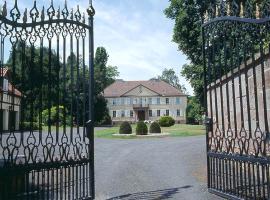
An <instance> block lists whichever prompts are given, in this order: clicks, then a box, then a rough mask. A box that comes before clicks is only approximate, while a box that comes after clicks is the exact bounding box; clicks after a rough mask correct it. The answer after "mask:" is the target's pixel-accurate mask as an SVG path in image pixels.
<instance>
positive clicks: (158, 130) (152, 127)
mask: <svg viewBox="0 0 270 200" xmlns="http://www.w3.org/2000/svg"><path fill="white" fill-rule="evenodd" d="M149 132H150V133H161V128H160V125H159V123H157V122H153V123H152V124H151V125H150V128H149Z"/></svg>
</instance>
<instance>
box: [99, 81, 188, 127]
mask: <svg viewBox="0 0 270 200" xmlns="http://www.w3.org/2000/svg"><path fill="white" fill-rule="evenodd" d="M104 97H105V98H106V100H107V102H108V109H109V112H110V116H111V119H112V122H113V123H114V124H115V123H120V122H123V121H129V122H137V121H144V120H151V121H156V120H158V119H159V118H160V117H161V116H171V117H173V118H174V119H175V121H176V123H186V108H187V95H186V94H184V93H182V92H181V91H180V90H178V89H176V88H174V87H173V86H171V85H170V84H168V83H166V82H164V81H161V80H149V81H124V80H117V81H116V82H114V83H113V84H112V85H110V86H108V87H107V88H106V89H105V90H104Z"/></svg>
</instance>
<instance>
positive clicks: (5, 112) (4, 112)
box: [3, 110, 9, 131]
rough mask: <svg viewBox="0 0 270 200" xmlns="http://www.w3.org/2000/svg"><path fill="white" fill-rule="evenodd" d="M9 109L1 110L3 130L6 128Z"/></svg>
mask: <svg viewBox="0 0 270 200" xmlns="http://www.w3.org/2000/svg"><path fill="white" fill-rule="evenodd" d="M8 120H9V111H8V110H3V130H4V131H7V130H8Z"/></svg>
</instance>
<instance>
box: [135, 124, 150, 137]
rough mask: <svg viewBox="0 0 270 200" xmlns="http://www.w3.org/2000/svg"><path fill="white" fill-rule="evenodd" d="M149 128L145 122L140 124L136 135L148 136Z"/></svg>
mask: <svg viewBox="0 0 270 200" xmlns="http://www.w3.org/2000/svg"><path fill="white" fill-rule="evenodd" d="M147 133H148V128H147V125H146V124H145V123H144V122H138V123H137V126H136V135H147Z"/></svg>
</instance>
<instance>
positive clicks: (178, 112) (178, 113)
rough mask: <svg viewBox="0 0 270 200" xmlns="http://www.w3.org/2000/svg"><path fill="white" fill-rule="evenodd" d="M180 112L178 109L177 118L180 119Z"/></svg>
mask: <svg viewBox="0 0 270 200" xmlns="http://www.w3.org/2000/svg"><path fill="white" fill-rule="evenodd" d="M180 113H181V112H180V110H179V109H177V116H178V117H179V116H180Z"/></svg>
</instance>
